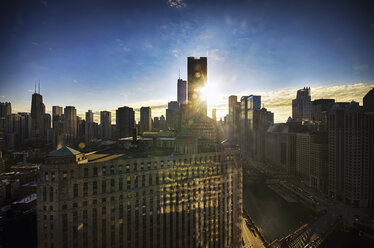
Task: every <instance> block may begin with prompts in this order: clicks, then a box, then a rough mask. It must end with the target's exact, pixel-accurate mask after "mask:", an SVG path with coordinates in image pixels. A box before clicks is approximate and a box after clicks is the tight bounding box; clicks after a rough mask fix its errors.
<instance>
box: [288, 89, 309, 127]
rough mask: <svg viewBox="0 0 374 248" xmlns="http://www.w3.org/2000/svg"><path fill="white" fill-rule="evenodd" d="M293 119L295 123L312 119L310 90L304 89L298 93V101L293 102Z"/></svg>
mask: <svg viewBox="0 0 374 248" xmlns="http://www.w3.org/2000/svg"><path fill="white" fill-rule="evenodd" d="M292 119H293V120H294V121H304V120H311V119H312V102H311V98H310V88H308V87H304V88H303V89H300V90H298V91H297V94H296V99H294V100H292Z"/></svg>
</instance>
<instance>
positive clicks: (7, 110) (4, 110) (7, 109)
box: [0, 102, 12, 118]
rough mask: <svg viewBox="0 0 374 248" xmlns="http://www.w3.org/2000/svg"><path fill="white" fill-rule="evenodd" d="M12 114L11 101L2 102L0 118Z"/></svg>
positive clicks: (0, 103) (0, 104)
mask: <svg viewBox="0 0 374 248" xmlns="http://www.w3.org/2000/svg"><path fill="white" fill-rule="evenodd" d="M11 114H12V104H11V103H10V102H0V118H6V117H7V116H8V115H11Z"/></svg>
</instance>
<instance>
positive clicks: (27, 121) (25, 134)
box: [18, 112, 31, 141]
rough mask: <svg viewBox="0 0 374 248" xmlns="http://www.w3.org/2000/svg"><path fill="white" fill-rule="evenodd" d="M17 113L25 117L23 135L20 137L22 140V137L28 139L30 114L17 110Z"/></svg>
mask: <svg viewBox="0 0 374 248" xmlns="http://www.w3.org/2000/svg"><path fill="white" fill-rule="evenodd" d="M18 114H19V115H20V116H23V118H25V133H24V137H23V138H22V141H24V140H23V139H29V138H30V135H31V115H30V113H26V112H19V113H18Z"/></svg>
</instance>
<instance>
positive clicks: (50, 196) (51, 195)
mask: <svg viewBox="0 0 374 248" xmlns="http://www.w3.org/2000/svg"><path fill="white" fill-rule="evenodd" d="M49 201H50V202H53V187H51V188H50V190H49Z"/></svg>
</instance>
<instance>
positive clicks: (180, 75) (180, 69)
mask: <svg viewBox="0 0 374 248" xmlns="http://www.w3.org/2000/svg"><path fill="white" fill-rule="evenodd" d="M179 79H181V68H179Z"/></svg>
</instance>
